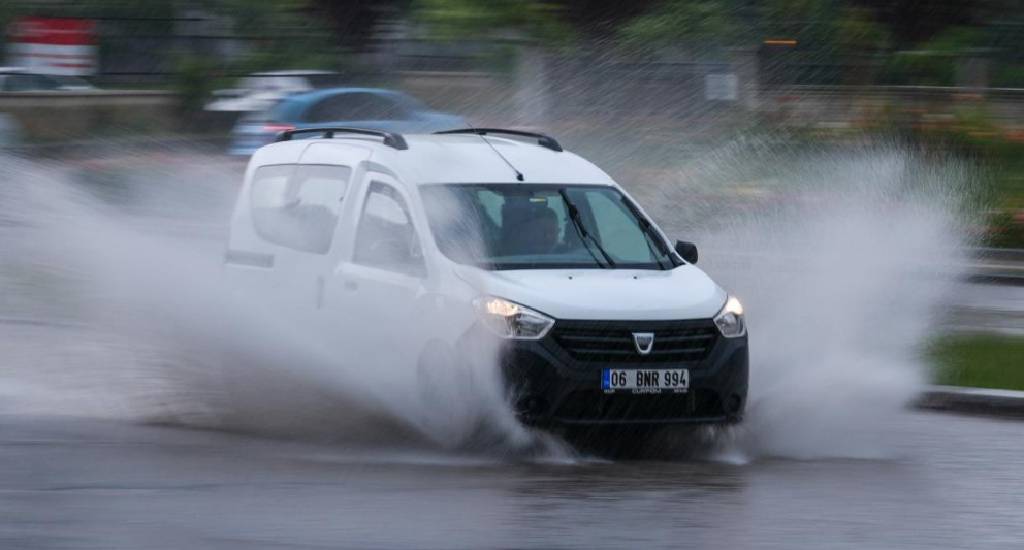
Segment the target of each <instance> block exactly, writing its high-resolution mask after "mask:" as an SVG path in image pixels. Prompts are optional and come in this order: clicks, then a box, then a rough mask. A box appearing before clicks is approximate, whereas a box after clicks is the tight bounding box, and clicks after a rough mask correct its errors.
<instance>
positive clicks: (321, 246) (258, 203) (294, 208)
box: [249, 164, 352, 254]
mask: <svg viewBox="0 0 1024 550" xmlns="http://www.w3.org/2000/svg"><path fill="white" fill-rule="evenodd" d="M351 174H352V170H351V169H350V168H349V167H347V166H331V165H319V164H309V165H302V164H300V165H295V164H277V165H271V166H262V167H260V168H258V169H257V170H256V172H255V173H254V174H253V179H252V185H251V187H250V190H249V195H250V208H251V210H252V220H253V225H254V228H255V230H256V233H257V234H258V235H259V236H260V237H261V238H263V239H264V240H266V241H268V242H270V243H273V244H276V245H279V246H284V247H287V248H291V249H293V250H299V251H302V252H310V253H314V254H326V253H327V251H328V250H330V248H331V241H332V240H333V237H334V230H335V228H336V227H337V225H338V217H339V215H340V213H341V205H342V202H343V201H344V199H345V193H346V191H347V190H348V182H349V177H350V176H351Z"/></svg>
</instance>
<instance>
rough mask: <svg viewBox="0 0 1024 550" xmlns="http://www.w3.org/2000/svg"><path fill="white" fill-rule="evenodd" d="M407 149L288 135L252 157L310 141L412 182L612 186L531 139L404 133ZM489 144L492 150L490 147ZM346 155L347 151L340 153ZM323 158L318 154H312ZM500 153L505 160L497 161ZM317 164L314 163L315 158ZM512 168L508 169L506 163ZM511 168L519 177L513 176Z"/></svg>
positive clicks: (280, 158)
mask: <svg viewBox="0 0 1024 550" xmlns="http://www.w3.org/2000/svg"><path fill="white" fill-rule="evenodd" d="M404 137H405V141H406V142H407V143H408V149H405V150H396V149H394V148H392V147H389V146H387V145H384V144H383V142H382V141H381V139H380V138H378V137H373V136H367V137H364V136H356V135H345V136H344V138H343V139H339V138H337V137H336V138H313V139H293V140H288V141H281V142H276V143H272V144H270V145H267V146H265V147H263V148H261V149H260V150H258V151H257V152H256V153H255V154H254V155H253V163H254V164H255V165H257V166H260V165H266V164H285V163H290V162H296V161H297V160H298V159H299V157H300V156H301V155H302V152H303V151H305V150H306V149H307V148H308V147H309V146H310V145H312V144H314V143H315V144H317V148H318V149H320V151H323V147H324V146H327V147H331V148H337V150H338V152H339V153H343V152H346V153H351V152H352V151H353V150H359V149H362V150H365V151H366V152H367V154H368V158H367V160H369V161H370V162H373V163H376V164H380V165H383V166H384V167H385V168H387V169H388V170H391V171H393V172H394V173H395V174H396V175H397V176H398V177H399V178H400V179H401V180H403V181H404V182H406V183H408V184H412V185H423V184H435V183H525V184H530V183H563V184H576V183H578V184H587V183H589V184H613V183H614V181H613V180H612V178H611V177H610V176H609V175H608V174H606V173H605V172H604V171H603V170H601V169H600V168H598V167H597V166H594V164H592V163H590V162H589V161H587V160H585V159H583V158H581V157H579V156H578V155H575V154H573V153H570V152H568V151H563V152H556V151H553V150H551V149H548V148H546V147H542V146H540V145H537V144H536V143H533V142H528V141H522V140H518V139H509V138H503V137H497V136H493V135H488V136H487V137H486V138H484V137H483V136H478V135H474V134H452V135H438V134H404ZM492 146H493V148H492ZM340 156H346V157H350V154H349V155H340V154H339V157H340ZM317 157H318V158H319V159H323V158H324V156H323V155H322V154H318V155H317ZM502 157H504V158H505V159H506V160H507V161H508V162H507V163H506V160H503V159H502ZM318 163H320V161H318ZM509 164H511V165H512V166H514V167H515V169H514V170H513V168H512V167H510V166H509ZM516 171H519V172H520V173H522V174H523V181H521V182H520V181H518V180H517V179H516Z"/></svg>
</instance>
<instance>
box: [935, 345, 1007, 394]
mask: <svg viewBox="0 0 1024 550" xmlns="http://www.w3.org/2000/svg"><path fill="white" fill-rule="evenodd" d="M927 355H928V357H929V359H931V362H932V364H933V365H935V381H936V383H939V384H946V385H951V386H971V387H979V388H995V389H1007V390H1024V360H1022V358H1024V338H1021V337H1013V336H997V335H963V336H954V337H949V338H943V339H942V340H940V341H938V342H936V343H935V344H933V345H932V346H931V347H930V349H929V350H928V354H927Z"/></svg>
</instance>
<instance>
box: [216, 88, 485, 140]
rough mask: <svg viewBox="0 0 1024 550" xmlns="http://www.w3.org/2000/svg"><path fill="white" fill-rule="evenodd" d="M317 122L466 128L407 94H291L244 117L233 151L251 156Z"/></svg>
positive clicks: (420, 129) (412, 129)
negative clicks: (281, 135) (282, 135)
mask: <svg viewBox="0 0 1024 550" xmlns="http://www.w3.org/2000/svg"><path fill="white" fill-rule="evenodd" d="M317 126H333V127H358V128H369V129H373V130H385V131H388V132H404V133H430V132H435V131H438V130H450V129H452V128H462V127H465V126H466V120H465V119H464V118H462V117H460V116H458V115H453V114H450V113H443V112H439V111H434V110H432V109H430V108H429V107H427V106H426V105H424V104H423V103H422V102H420V101H419V100H418V99H415V98H413V97H411V96H409V95H406V94H403V93H401V92H396V91H393V90H383V89H378V88H331V89H327V90H316V91H312V92H307V93H302V94H296V95H292V96H288V97H286V98H284V99H282V100H281V101H280V102H278V103H277V104H276V105H275V106H274V107H272V108H270V109H268V110H266V111H262V112H259V113H253V114H250V115H248V116H245V117H243V118H242V120H240V121H239V122H238V123H237V124H236V125H235V128H234V130H233V132H232V134H233V136H232V140H231V146H230V149H229V153H231V154H233V155H251V154H252V153H253V152H254V151H256V149H259V148H260V147H262V146H264V145H266V144H268V143H270V142H272V141H274V138H275V137H276V136H277V134H279V133H281V132H283V131H285V130H294V129H297V128H312V127H317Z"/></svg>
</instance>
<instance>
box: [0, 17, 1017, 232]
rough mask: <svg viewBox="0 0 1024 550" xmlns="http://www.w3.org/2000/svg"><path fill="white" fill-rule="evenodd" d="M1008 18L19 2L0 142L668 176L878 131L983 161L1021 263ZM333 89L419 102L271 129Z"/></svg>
mask: <svg viewBox="0 0 1024 550" xmlns="http://www.w3.org/2000/svg"><path fill="white" fill-rule="evenodd" d="M1014 6H1016V3H1015V2H1012V1H1009V0H969V1H966V2H963V1H952V0H931V1H916V2H885V1H877V0H766V1H753V0H660V1H656V0H640V1H636V2H628V3H623V2H616V1H610V0H543V1H542V0H522V1H513V0H498V1H486V0H379V1H374V2H369V1H326V0H260V1H253V2H249V1H239V0H218V1H209V2H189V1H185V0H154V1H152V2H144V3H142V2H131V1H121V0H91V1H62V0H40V1H34V2H33V1H11V2H5V3H4V4H3V5H2V6H0V23H2V25H3V28H4V29H5V32H4V35H3V44H2V47H3V59H4V60H6V61H5V64H6V65H7V67H4V68H3V69H2V70H0V113H2V114H0V143H2V144H5V145H6V146H8V147H22V148H31V147H37V148H41V147H49V148H50V149H51V150H53V148H55V147H57V146H59V145H62V146H65V147H67V146H68V144H69V142H82V141H88V140H96V139H108V140H109V139H130V140H131V141H132V142H133V143H139V142H141V141H147V140H149V141H150V142H151V141H152V140H153V139H155V138H174V137H178V138H180V137H182V136H188V138H187V139H188V140H189V142H190V143H198V142H197V141H196V140H204V142H205V143H210V144H212V145H214V146H216V147H219V148H221V149H222V150H229V151H230V152H234V153H237V154H242V155H244V154H247V153H249V152H251V150H252V149H253V148H254V147H256V146H258V145H260V144H262V143H263V142H265V141H266V140H268V139H270V137H271V136H272V135H273V134H274V133H276V132H277V131H280V130H281V129H285V128H288V127H291V126H294V125H296V124H299V125H301V124H303V122H302V121H309V122H310V123H313V122H325V121H332V122H342V121H347V122H351V121H361V122H363V125H367V121H372V122H371V123H370V124H369V125H373V124H374V123H376V124H377V125H382V124H383V125H385V126H390V127H391V128H393V129H398V130H403V129H404V130H410V129H413V130H415V129H420V130H422V129H443V127H451V126H459V125H462V121H464V120H468V121H470V122H472V123H476V124H486V125H505V126H525V127H537V128H543V129H545V130H547V131H549V132H552V133H555V134H558V135H559V136H560V137H561V138H562V139H564V140H566V141H568V142H569V143H570V144H571V145H572V146H574V147H575V148H577V149H581V150H583V151H584V152H585V153H592V152H595V151H597V150H600V148H601V146H602V144H609V143H616V144H617V146H616V147H615V152H616V153H617V154H618V155H619V157H621V158H628V159H630V162H629V163H628V164H629V165H631V166H639V165H641V164H642V165H643V168H644V171H645V174H644V177H645V178H659V177H663V176H664V174H665V173H666V171H668V172H669V173H671V172H672V171H673V170H674V169H676V168H678V167H679V163H680V162H682V161H684V160H685V159H687V158H689V157H692V154H693V151H694V150H695V148H705V149H706V148H708V147H714V146H716V145H718V144H721V143H726V142H729V141H730V140H734V139H735V138H736V137H737V136H751V135H758V136H771V137H772V139H780V138H782V137H783V136H784V139H786V140H789V141H793V140H815V141H816V142H819V143H820V142H821V140H824V141H825V142H829V143H838V142H841V141H843V140H849V139H852V138H856V139H862V138H863V137H864V136H879V135H885V136H887V137H888V138H890V139H898V140H901V141H905V142H911V143H913V144H915V146H923V147H928V148H930V149H932V150H936V149H937V148H938V149H941V150H942V151H944V152H949V153H952V154H955V155H958V156H962V157H963V158H965V159H969V160H970V161H971V162H978V163H982V164H983V165H984V168H985V174H984V177H983V178H982V179H984V184H983V185H981V186H979V188H978V189H977V191H979V192H982V193H983V194H984V200H985V203H986V205H987V210H986V216H985V218H984V220H980V221H979V227H977V228H976V230H977V233H978V235H979V236H980V238H982V240H983V242H984V244H987V245H991V246H999V247H1006V246H1013V247H1017V246H1024V213H1022V212H1024V211H1022V208H1024V180H1022V177H1024V155H1021V154H1020V153H1021V151H1022V149H1024V116H1022V115H1024V109H1022V105H1024V103H1022V99H1024V91H1022V88H1024V53H1022V52H1024V32H1022V29H1024V16H1022V15H1020V14H1019V13H1018V11H1019V10H1015V9H1014ZM339 87H345V88H357V87H371V88H375V89H378V88H379V89H386V90H396V91H400V92H403V93H404V94H408V95H407V96H406V95H400V96H394V97H391V96H381V95H380V94H375V93H364V94H361V95H358V96H349V97H348V98H335V100H334V102H333V105H332V102H331V100H330V99H329V97H327V96H323V97H320V98H314V97H308V96H307V97H308V99H307V100H304V101H302V102H299V103H298V104H296V105H290V106H289V105H286V106H283V107H281V108H279V109H278V110H277V111H274V107H275V105H278V103H279V102H280V101H281V100H282V98H285V97H287V96H291V95H294V94H299V93H302V92H307V91H310V90H314V89H337V88H339ZM318 102H320V103H323V104H321V105H320V106H319V107H317V103H318ZM324 102H326V103H324ZM431 117H433V118H431ZM410 120H418V121H419V124H418V125H416V124H409V121H410ZM381 121H390V123H384V122H381ZM395 121H397V122H395ZM640 130H642V131H640ZM37 150H39V149H37ZM641 159H642V160H641ZM623 169H626V168H623ZM620 175H622V174H621V173H620ZM676 176H677V174H674V173H671V174H670V176H669V177H676Z"/></svg>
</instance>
